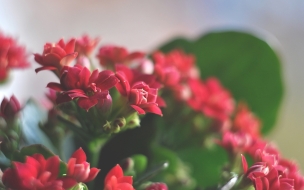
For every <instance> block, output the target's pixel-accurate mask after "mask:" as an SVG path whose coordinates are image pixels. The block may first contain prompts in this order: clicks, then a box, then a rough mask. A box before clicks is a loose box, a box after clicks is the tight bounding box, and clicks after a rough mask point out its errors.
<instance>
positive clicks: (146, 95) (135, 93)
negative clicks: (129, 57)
mask: <svg viewBox="0 0 304 190" xmlns="http://www.w3.org/2000/svg"><path fill="white" fill-rule="evenodd" d="M116 76H117V78H118V79H119V83H117V85H116V88H117V89H118V91H119V92H120V94H121V95H123V96H125V97H127V98H128V101H129V104H130V106H131V107H132V108H133V109H134V110H136V111H137V112H138V113H139V114H145V113H146V112H151V113H155V114H158V115H162V112H161V110H160V108H159V106H163V103H162V102H164V101H163V100H162V99H161V98H159V97H158V96H157V92H158V88H159V87H160V84H159V83H157V82H156V81H155V77H154V76H153V75H146V74H140V73H138V72H136V71H135V70H131V69H129V68H128V67H126V66H124V65H116Z"/></svg>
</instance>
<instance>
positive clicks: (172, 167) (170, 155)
mask: <svg viewBox="0 0 304 190" xmlns="http://www.w3.org/2000/svg"><path fill="white" fill-rule="evenodd" d="M152 155H153V158H152V160H153V163H160V162H168V164H169V166H168V169H167V170H166V171H167V172H171V173H174V172H176V170H177V167H178V156H177V155H176V153H175V152H173V151H172V150H169V149H167V148H164V147H160V146H153V148H152Z"/></svg>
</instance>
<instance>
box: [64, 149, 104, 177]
mask: <svg viewBox="0 0 304 190" xmlns="http://www.w3.org/2000/svg"><path fill="white" fill-rule="evenodd" d="M86 160H87V157H86V154H85V152H84V151H83V150H82V148H79V149H78V150H76V151H75V152H74V153H73V154H72V156H71V158H70V159H69V161H68V172H67V175H66V177H65V178H72V179H74V180H76V181H77V182H78V183H79V182H84V183H86V182H89V181H92V180H93V179H95V177H96V176H97V174H98V172H99V169H97V168H90V163H88V162H87V161H86ZM65 178H64V179H65Z"/></svg>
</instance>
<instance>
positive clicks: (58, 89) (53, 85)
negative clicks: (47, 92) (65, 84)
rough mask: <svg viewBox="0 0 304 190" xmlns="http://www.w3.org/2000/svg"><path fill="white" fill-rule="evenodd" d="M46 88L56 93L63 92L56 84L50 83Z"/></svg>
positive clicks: (59, 85)
mask: <svg viewBox="0 0 304 190" xmlns="http://www.w3.org/2000/svg"><path fill="white" fill-rule="evenodd" d="M46 87H48V88H50V89H53V90H55V91H57V92H61V91H64V89H63V88H62V86H61V84H59V83H57V82H50V83H49V84H47V86H46Z"/></svg>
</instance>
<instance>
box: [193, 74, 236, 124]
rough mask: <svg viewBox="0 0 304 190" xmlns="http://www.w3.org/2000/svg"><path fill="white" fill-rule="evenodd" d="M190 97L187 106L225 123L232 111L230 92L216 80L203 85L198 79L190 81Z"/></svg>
mask: <svg viewBox="0 0 304 190" xmlns="http://www.w3.org/2000/svg"><path fill="white" fill-rule="evenodd" d="M188 84H189V87H190V90H191V96H190V98H189V99H188V101H187V103H188V105H189V106H190V107H191V108H192V109H194V110H195V111H201V112H203V113H204V114H205V115H206V116H209V117H212V118H215V119H218V120H220V121H225V120H227V119H228V118H229V116H230V115H231V113H232V112H233V110H234V101H233V99H232V97H231V95H230V92H229V91H228V90H226V89H224V88H223V87H222V86H221V84H220V82H219V81H218V80H217V79H216V78H209V79H207V81H206V82H205V83H204V82H203V81H201V80H199V79H190V80H189V82H188Z"/></svg>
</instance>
